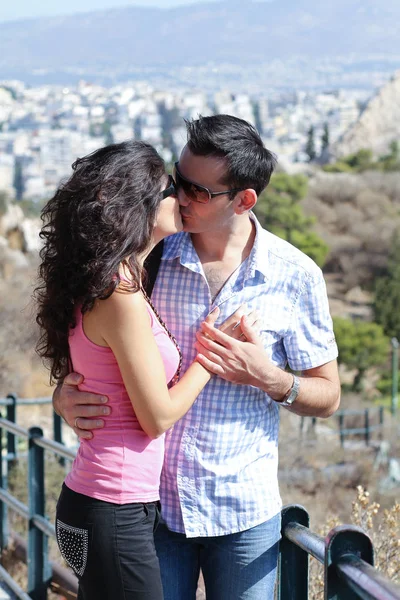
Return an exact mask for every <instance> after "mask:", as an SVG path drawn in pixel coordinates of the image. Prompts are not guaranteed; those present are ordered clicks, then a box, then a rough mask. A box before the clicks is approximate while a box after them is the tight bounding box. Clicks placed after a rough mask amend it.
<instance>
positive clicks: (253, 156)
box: [185, 115, 276, 195]
mask: <svg viewBox="0 0 400 600" xmlns="http://www.w3.org/2000/svg"><path fill="white" fill-rule="evenodd" d="M185 123H186V129H187V135H188V140H187V147H188V148H189V150H190V152H192V154H194V155H197V156H216V157H224V158H225V159H226V162H227V173H226V177H225V178H224V181H221V183H224V184H227V185H228V186H229V187H231V188H232V189H233V188H237V189H246V188H252V189H254V190H255V192H256V193H257V195H259V194H260V193H261V192H262V191H263V189H264V188H266V187H267V185H268V183H269V180H270V178H271V175H272V172H273V170H274V167H275V165H276V157H275V155H274V154H273V153H272V152H270V151H269V150H267V148H265V146H264V144H263V142H262V139H261V137H260V134H259V133H258V131H257V129H256V128H255V127H253V125H251V124H250V123H248V122H247V121H244V120H243V119H238V118H237V117H233V116H231V115H214V116H211V117H202V116H199V118H198V119H193V120H191V121H185Z"/></svg>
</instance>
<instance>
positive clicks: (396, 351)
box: [391, 337, 399, 415]
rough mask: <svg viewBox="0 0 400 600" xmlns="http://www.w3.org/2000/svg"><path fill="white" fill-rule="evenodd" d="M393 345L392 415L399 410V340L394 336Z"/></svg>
mask: <svg viewBox="0 0 400 600" xmlns="http://www.w3.org/2000/svg"><path fill="white" fill-rule="evenodd" d="M391 345H392V403H391V411H392V415H395V414H396V412H397V403H398V394H399V342H398V339H397V338H395V337H393V338H392V340H391Z"/></svg>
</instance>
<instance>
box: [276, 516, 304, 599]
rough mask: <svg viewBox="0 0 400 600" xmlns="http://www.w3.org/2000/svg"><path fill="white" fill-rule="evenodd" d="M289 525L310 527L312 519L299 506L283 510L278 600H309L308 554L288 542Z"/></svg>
mask: <svg viewBox="0 0 400 600" xmlns="http://www.w3.org/2000/svg"><path fill="white" fill-rule="evenodd" d="M288 523H298V524H299V525H304V527H308V526H309V524H310V518H309V516H308V512H307V511H306V509H305V508H303V507H302V506H300V505H298V504H292V505H289V506H284V507H283V509H282V529H281V531H282V539H281V542H280V547H279V562H278V590H277V592H278V593H277V598H278V600H307V598H308V554H307V552H306V551H305V550H303V549H302V548H300V547H299V546H296V544H294V543H293V542H291V541H290V540H288V539H287V538H286V537H285V535H284V531H285V527H286V526H287V525H288Z"/></svg>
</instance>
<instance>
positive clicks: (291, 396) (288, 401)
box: [279, 373, 300, 406]
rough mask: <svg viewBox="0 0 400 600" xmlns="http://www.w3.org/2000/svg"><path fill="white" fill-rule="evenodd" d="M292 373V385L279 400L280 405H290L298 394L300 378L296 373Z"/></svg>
mask: <svg viewBox="0 0 400 600" xmlns="http://www.w3.org/2000/svg"><path fill="white" fill-rule="evenodd" d="M292 375H293V384H292V387H291V388H290V390H289V392H288V393H287V394H286V396H285V398H284V399H283V401H282V402H279V404H280V405H281V406H292V404H293V402H294V401H295V400H296V398H297V396H298V395H299V390H300V379H299V378H298V377H297V375H294V374H293V373H292Z"/></svg>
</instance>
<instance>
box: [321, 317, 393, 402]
mask: <svg viewBox="0 0 400 600" xmlns="http://www.w3.org/2000/svg"><path fill="white" fill-rule="evenodd" d="M333 329H334V331H335V336H336V342H337V345H338V349H339V358H338V362H339V363H340V364H344V365H346V367H348V368H349V369H355V370H356V374H355V376H354V379H353V386H352V387H353V390H354V391H356V392H361V391H362V389H363V383H364V377H365V373H366V371H367V370H368V369H370V368H371V367H379V366H381V365H383V364H384V363H385V362H386V360H387V357H388V353H389V339H388V338H387V337H386V336H385V334H384V332H383V329H382V327H381V325H378V323H369V322H366V321H359V320H358V321H351V320H350V319H343V318H341V317H336V318H334V319H333Z"/></svg>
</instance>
